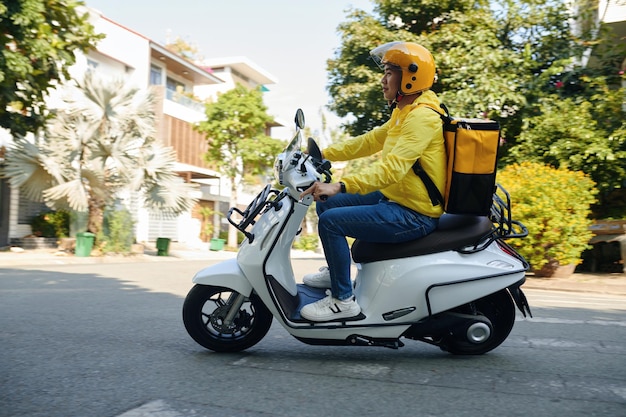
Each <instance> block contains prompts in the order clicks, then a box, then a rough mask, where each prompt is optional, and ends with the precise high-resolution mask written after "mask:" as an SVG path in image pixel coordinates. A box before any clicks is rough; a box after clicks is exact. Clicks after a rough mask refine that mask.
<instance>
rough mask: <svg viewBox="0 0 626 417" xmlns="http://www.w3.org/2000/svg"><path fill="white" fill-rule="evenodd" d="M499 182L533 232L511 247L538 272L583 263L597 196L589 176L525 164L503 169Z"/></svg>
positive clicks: (514, 212) (515, 211)
mask: <svg viewBox="0 0 626 417" xmlns="http://www.w3.org/2000/svg"><path fill="white" fill-rule="evenodd" d="M498 182H499V183H500V184H502V186H503V187H504V188H506V190H507V191H508V192H509V193H510V194H511V200H512V215H513V218H514V219H516V220H520V221H521V222H522V223H524V225H526V227H527V228H528V237H526V238H525V239H512V240H511V241H510V242H509V243H510V244H511V245H512V246H514V247H515V248H516V249H517V250H518V251H519V253H520V254H521V255H522V256H524V257H525V258H526V260H527V261H528V262H529V263H530V265H531V267H532V268H533V270H534V271H536V272H537V271H540V270H541V269H542V268H544V267H555V266H558V265H561V266H564V265H570V264H578V263H580V258H581V254H582V252H583V251H584V250H585V249H586V248H588V242H589V240H590V239H591V237H592V236H593V235H592V233H591V232H590V231H589V226H590V225H591V223H592V221H591V220H590V219H589V215H590V213H591V209H590V206H591V204H592V203H594V202H595V198H594V195H595V194H596V193H597V190H596V189H595V184H594V182H593V181H592V180H591V179H590V178H589V177H588V176H587V175H585V174H584V173H582V172H580V171H577V172H574V171H569V170H567V169H562V168H561V169H554V168H551V167H549V166H546V165H543V164H538V163H532V162H523V163H521V164H514V165H510V166H507V167H506V168H504V169H503V170H502V171H501V172H500V173H499V174H498Z"/></svg>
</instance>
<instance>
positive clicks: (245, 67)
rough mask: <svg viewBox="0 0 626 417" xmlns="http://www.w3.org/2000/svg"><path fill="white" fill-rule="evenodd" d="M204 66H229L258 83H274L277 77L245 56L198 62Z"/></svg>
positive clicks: (276, 81) (212, 67)
mask: <svg viewBox="0 0 626 417" xmlns="http://www.w3.org/2000/svg"><path fill="white" fill-rule="evenodd" d="M200 66H201V67H204V68H211V69H214V68H224V67H230V68H232V69H234V70H236V71H237V72H239V73H240V74H243V75H245V76H246V77H248V78H249V79H251V80H253V81H255V82H257V83H258V84H276V83H278V79H277V78H276V77H274V76H273V75H272V74H270V73H269V72H267V71H265V70H264V69H263V68H261V67H260V66H258V65H257V64H255V63H254V62H252V61H251V60H250V59H248V58H246V57H245V56H236V57H225V58H211V59H205V60H204V61H202V63H201V64H200Z"/></svg>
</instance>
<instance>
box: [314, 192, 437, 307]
mask: <svg viewBox="0 0 626 417" xmlns="http://www.w3.org/2000/svg"><path fill="white" fill-rule="evenodd" d="M316 210H317V215H318V217H319V222H318V232H319V236H320V240H321V241H322V247H323V248H324V254H325V256H326V261H327V262H328V268H329V269H330V279H331V292H332V295H333V297H335V298H337V299H339V300H345V299H348V298H350V297H351V296H352V283H351V281H350V263H351V257H350V247H349V246H348V241H347V239H346V236H349V237H353V238H355V239H358V240H363V241H369V242H380V243H399V242H406V241H409V240H414V239H417V238H420V237H423V236H426V235H427V234H429V233H430V232H432V231H434V230H435V229H436V228H437V224H438V221H439V220H438V219H434V218H432V217H428V216H425V215H423V214H420V213H417V212H415V211H413V210H411V209H408V208H406V207H403V206H401V205H399V204H397V203H394V202H392V201H388V200H387V199H386V198H385V196H384V195H383V193H381V192H380V191H375V192H373V193H370V194H365V195H360V194H336V195H334V196H333V197H330V198H329V199H328V200H327V201H324V202H321V201H318V202H317V204H316Z"/></svg>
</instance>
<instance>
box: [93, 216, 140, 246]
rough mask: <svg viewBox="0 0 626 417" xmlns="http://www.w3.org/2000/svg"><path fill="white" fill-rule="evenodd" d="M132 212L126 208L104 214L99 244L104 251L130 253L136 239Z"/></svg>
mask: <svg viewBox="0 0 626 417" xmlns="http://www.w3.org/2000/svg"><path fill="white" fill-rule="evenodd" d="M134 226H135V222H133V219H132V216H131V214H130V212H129V211H128V210H126V209H123V210H115V211H112V210H111V211H109V210H107V211H106V212H105V215H104V222H103V224H102V232H101V236H99V237H98V242H99V246H100V248H101V249H102V251H103V252H114V253H129V252H130V250H131V246H132V244H133V242H134V239H135V234H134V232H133V229H134Z"/></svg>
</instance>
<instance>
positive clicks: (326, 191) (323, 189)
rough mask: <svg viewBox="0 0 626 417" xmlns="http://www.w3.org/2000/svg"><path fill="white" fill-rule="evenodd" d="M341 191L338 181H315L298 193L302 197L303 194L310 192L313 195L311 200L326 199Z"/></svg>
mask: <svg viewBox="0 0 626 417" xmlns="http://www.w3.org/2000/svg"><path fill="white" fill-rule="evenodd" d="M340 192H341V185H340V184H339V183H338V182H335V183H332V184H328V183H325V182H319V181H316V182H314V183H313V185H311V186H310V187H309V188H307V189H306V190H305V191H304V192H303V193H302V194H300V198H301V199H302V198H304V196H306V195H309V194H311V195H312V196H313V200H315V201H326V199H328V197H332V196H334V195H335V194H339V193H340Z"/></svg>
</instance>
